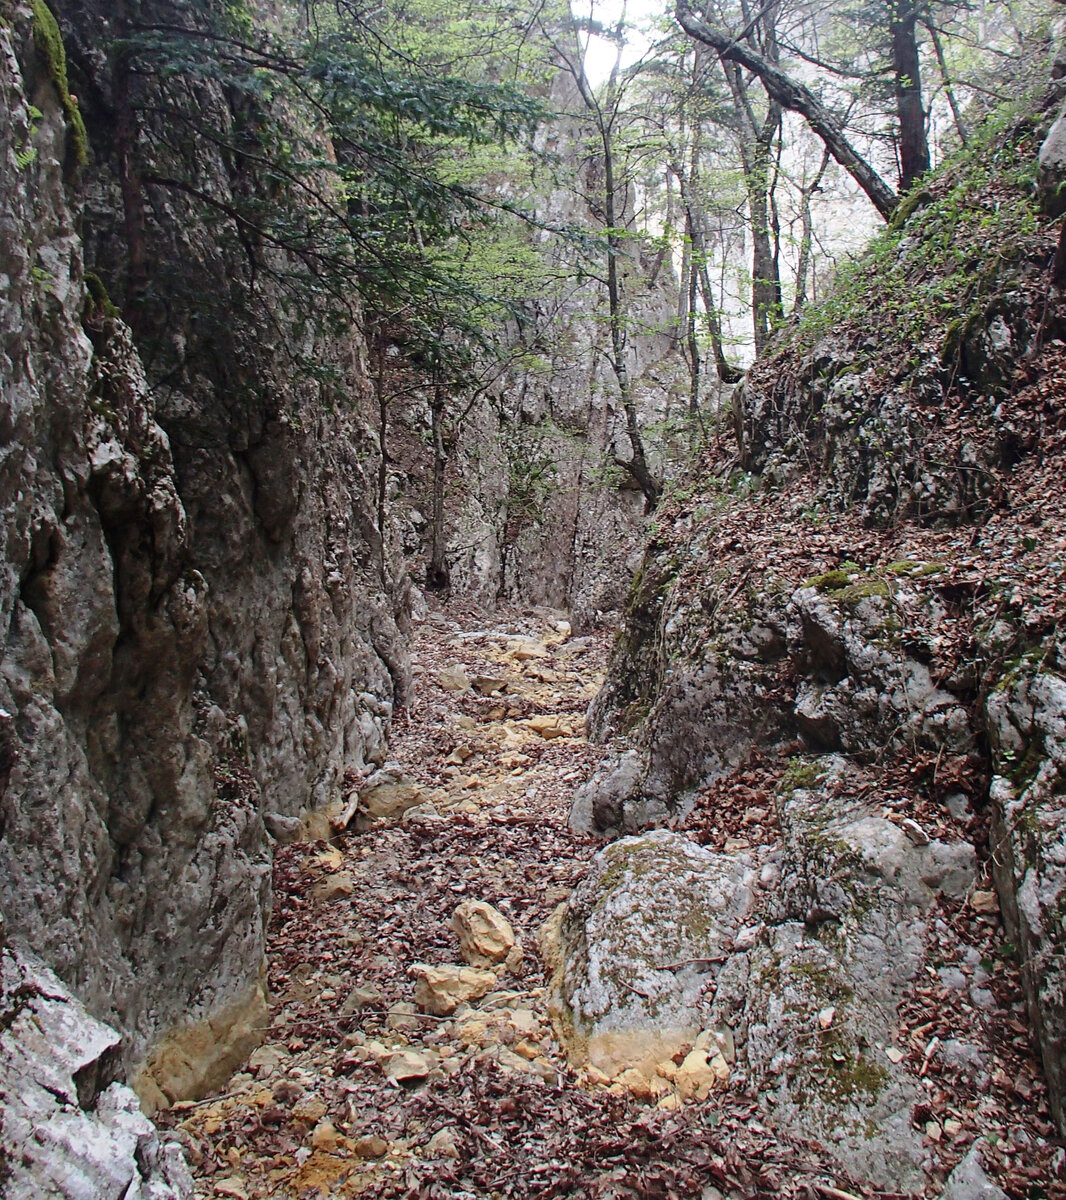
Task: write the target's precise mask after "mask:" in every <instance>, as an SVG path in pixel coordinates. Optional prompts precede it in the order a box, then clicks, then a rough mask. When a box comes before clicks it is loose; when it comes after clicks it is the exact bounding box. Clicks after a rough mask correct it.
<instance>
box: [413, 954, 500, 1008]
mask: <svg viewBox="0 0 1066 1200" xmlns="http://www.w3.org/2000/svg"><path fill="white" fill-rule="evenodd" d="M410 973H411V974H412V975H413V976H414V977H415V979H417V981H418V982H417V983H416V984H415V1003H416V1004H417V1005H418V1006H419V1008H421V1009H422V1010H423V1011H424V1012H428V1013H433V1014H434V1015H435V1016H438V1017H449V1016H451V1014H452V1013H453V1012H455V1010H456V1009H457V1008H458V1007H459V1005H460V1004H469V1003H470V1001H472V1000H480V999H481V997H482V996H485V995H487V994H488V993H489V992H490V991H492V989H493V988H494V987H495V986H496V976H495V975H494V974H493V973H492V972H491V971H481V970H478V969H477V968H476V967H460V966H458V965H452V964H448V965H447V966H443V967H431V966H429V965H428V964H426V963H415V965H414V966H413V967H412V968H411V972H410Z"/></svg>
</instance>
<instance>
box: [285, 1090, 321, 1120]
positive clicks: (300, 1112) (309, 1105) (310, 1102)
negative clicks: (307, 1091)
mask: <svg viewBox="0 0 1066 1200" xmlns="http://www.w3.org/2000/svg"><path fill="white" fill-rule="evenodd" d="M328 1112H329V1105H328V1104H327V1103H326V1102H325V1100H323V1099H322V1097H321V1096H315V1095H313V1094H312V1095H310V1096H301V1097H300V1099H299V1100H297V1101H296V1103H295V1104H294V1105H293V1106H292V1115H293V1118H294V1120H297V1121H302V1122H303V1123H304V1124H305V1125H317V1124H318V1122H319V1121H321V1120H322V1118H323V1117H325V1115H326V1113H328Z"/></svg>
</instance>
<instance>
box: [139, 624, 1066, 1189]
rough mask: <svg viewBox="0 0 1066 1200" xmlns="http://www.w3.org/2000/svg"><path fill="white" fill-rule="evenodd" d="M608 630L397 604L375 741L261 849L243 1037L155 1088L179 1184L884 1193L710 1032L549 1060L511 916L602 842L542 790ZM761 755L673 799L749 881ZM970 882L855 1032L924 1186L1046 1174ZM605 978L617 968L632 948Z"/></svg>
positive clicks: (769, 882) (1001, 968) (1012, 1017)
mask: <svg viewBox="0 0 1066 1200" xmlns="http://www.w3.org/2000/svg"><path fill="white" fill-rule="evenodd" d="M607 642H608V639H607V637H606V636H605V635H602V634H596V635H594V636H591V637H573V636H571V634H570V628H569V625H568V624H567V623H566V622H565V621H564V620H563V619H562V616H561V614H554V613H549V612H546V611H544V610H537V611H533V612H528V611H527V612H517V611H511V612H502V611H501V612H497V613H493V614H491V615H489V614H483V613H476V612H460V611H458V610H455V609H452V610H449V611H447V612H434V613H431V614H430V616H429V618H428V619H427V620H426V621H425V622H424V623H423V624H422V625H421V627H420V629H419V631H418V633H417V635H416V637H415V645H414V651H415V660H416V663H417V665H416V668H415V673H416V687H415V693H416V696H415V700H414V702H413V703H412V705H411V706H410V708H409V710H407V711H405V712H404V713H402V714H401V715H400V716H399V718H398V720H397V722H396V725H395V728H394V732H393V740H392V744H391V755H392V759H391V760H390V762H389V763H387V764H386V765H385V767H384V768H382V769H381V770H380V771H378V772H376V774H374V775H372V776H370V777H369V778H366V779H352V780H351V781H350V782H351V792H350V796H351V801H350V802H346V803H345V804H344V805H342V806H338V809H337V810H336V811H335V812H334V813H333V814H332V817H333V823H334V829H333V830H330V829H328V828H326V827H325V826H324V825H323V826H322V827H321V828H320V829H318V830H312V831H311V832H312V833H316V832H317V833H321V834H322V835H323V836H322V837H320V838H318V840H313V841H301V842H297V843H295V844H291V845H289V846H286V847H284V848H281V849H279V852H278V854H277V858H276V864H275V909H274V920H273V924H272V937H271V946H270V952H269V971H270V974H269V986H270V993H271V998H272V1019H271V1024H270V1027H269V1029H267V1030H266V1031H265V1034H264V1040H263V1044H262V1045H261V1046H260V1048H259V1049H257V1050H256V1051H255V1052H254V1053H253V1054H252V1056H251V1057H250V1059H249V1060H248V1062H247V1064H246V1065H245V1066H244V1068H243V1069H242V1070H241V1071H240V1072H239V1073H238V1074H237V1075H236V1076H234V1077H233V1078H232V1079H231V1080H230V1082H229V1084H228V1087H227V1089H226V1091H225V1092H224V1093H223V1094H222V1095H219V1096H214V1097H211V1098H208V1099H206V1100H204V1101H200V1102H197V1103H183V1104H178V1105H175V1106H174V1107H173V1108H172V1109H170V1110H169V1111H168V1112H167V1113H165V1114H161V1116H162V1118H163V1120H164V1122H165V1123H166V1124H168V1125H170V1126H171V1127H172V1128H173V1129H174V1130H175V1131H176V1133H177V1136H178V1137H179V1138H180V1140H181V1141H182V1142H183V1143H184V1145H185V1147H186V1149H187V1152H188V1156H189V1159H190V1161H191V1163H192V1165H193V1169H194V1175H195V1177H196V1194H197V1195H198V1196H202V1197H234V1198H236V1200H259V1198H260V1197H286V1198H288V1197H293V1198H296V1197H299V1198H305V1197H306V1198H311V1197H327V1196H329V1197H342V1196H355V1195H366V1196H382V1197H386V1196H405V1197H438V1196H440V1197H444V1196H455V1197H461V1196H506V1197H526V1196H529V1197H533V1196H537V1197H551V1196H598V1197H608V1196H633V1197H637V1196H647V1197H702V1198H704V1200H714V1198H716V1197H749V1196H751V1197H754V1196H783V1197H803V1198H814V1197H826V1198H829V1200H834V1198H835V1200H848V1198H849V1197H859V1196H863V1197H871V1196H877V1197H881V1198H882V1200H888V1198H889V1197H892V1196H902V1195H904V1193H894V1192H890V1191H874V1190H871V1189H870V1188H869V1187H866V1186H864V1185H863V1182H862V1180H861V1179H858V1178H853V1177H851V1176H850V1175H849V1174H847V1172H846V1171H844V1170H842V1169H841V1167H840V1165H839V1159H838V1160H836V1161H835V1162H834V1160H833V1159H832V1158H831V1157H830V1154H829V1152H828V1151H827V1150H826V1149H824V1148H823V1146H822V1145H820V1144H819V1143H818V1142H816V1141H813V1140H808V1139H807V1138H805V1137H804V1136H798V1135H797V1132H796V1129H795V1128H794V1126H792V1127H788V1128H785V1127H777V1126H775V1123H774V1120H773V1117H772V1115H768V1114H767V1111H766V1110H765V1108H764V1107H763V1106H762V1105H761V1103H760V1096H759V1094H758V1089H757V1088H756V1086H755V1085H754V1082H753V1081H752V1080H750V1079H749V1078H748V1077H747V1075H746V1073H745V1070H744V1067H743V1063H742V1062H741V1061H739V1060H738V1059H735V1057H734V1053H733V1048H732V1045H731V1044H729V1045H726V1044H724V1043H723V1042H722V1041H721V1040H719V1042H718V1043H717V1046H715V1045H714V1044H710V1043H709V1042H708V1037H707V1036H706V1035H703V1036H702V1041H701V1040H699V1039H697V1041H696V1043H695V1047H694V1046H693V1045H692V1044H684V1045H682V1046H681V1047H680V1050H679V1052H678V1053H676V1054H675V1055H674V1056H673V1060H672V1063H673V1065H672V1066H671V1063H670V1062H665V1063H663V1064H660V1066H659V1067H658V1071H659V1073H657V1074H653V1075H652V1076H651V1077H650V1078H649V1077H648V1076H647V1075H645V1076H643V1077H641V1076H639V1075H638V1074H633V1073H632V1072H630V1073H627V1075H626V1076H624V1077H623V1078H622V1080H621V1081H618V1080H617V1079H614V1080H612V1079H611V1078H610V1076H609V1075H608V1074H605V1073H603V1072H600V1071H598V1070H596V1069H595V1068H593V1067H590V1066H588V1065H587V1064H586V1065H585V1066H582V1067H579V1068H575V1067H573V1066H571V1065H568V1063H567V1060H566V1056H565V1054H564V1052H563V1050H562V1049H561V1048H560V1045H559V1043H558V1041H557V1040H556V1037H555V1035H554V1033H553V1029H552V1020H551V1014H552V1011H553V1009H554V1015H555V1017H556V1019H557V1023H558V1018H559V1015H560V1010H559V1006H558V1000H557V999H555V1000H553V997H552V995H551V989H550V987H549V986H548V984H547V981H546V976H545V970H544V967H543V965H542V962H541V959H540V957H539V955H538V947H537V941H538V931H539V930H541V927H542V926H543V925H544V923H545V922H546V921H547V920H548V918H549V917H550V916H551V915H552V913H553V912H554V911H556V909H557V906H559V905H560V904H561V903H562V902H564V901H567V900H568V899H569V898H570V897H571V894H572V889H573V888H574V887H575V885H576V884H577V883H578V882H579V880H580V879H581V878H582V877H583V876H584V875H586V873H587V872H588V869H589V860H590V859H591V858H592V856H593V855H594V854H595V852H596V851H597V850H598V849H599V848H600V846H601V845H602V844H603V843H602V839H596V838H593V837H585V836H580V835H577V834H575V833H572V832H571V831H570V830H569V829H568V828H567V816H568V812H569V809H570V804H571V801H572V799H573V793H574V790H575V788H576V787H577V786H578V785H579V784H580V783H581V782H582V781H583V780H585V779H587V778H588V777H589V776H590V775H591V773H592V772H593V770H594V768H595V765H596V763H597V762H598V761H599V760H600V758H601V756H602V753H603V750H602V748H601V747H591V746H590V745H589V744H588V743H587V741H586V740H585V738H584V736H583V728H584V713H585V709H586V707H587V705H588V703H589V700H590V699H591V697H592V696H593V695H594V694H595V692H596V690H597V687H598V686H599V683H600V681H601V679H602V675H603V671H604V668H605V662H606V654H607ZM785 766H786V764H785V762H783V761H782V762H781V763H777V762H773V763H765V762H762V761H759V760H753V761H752V762H751V763H749V764H748V765H746V766H745V767H744V768H743V769H741V770H738V771H736V772H734V774H733V776H731V777H729V778H727V779H726V780H724V781H720V782H719V783H718V784H716V785H715V787H714V788H712V789H711V790H710V791H709V792H708V793H707V794H706V795H705V796H704V798H703V800H702V801H701V803H700V804H698V805H697V808H696V810H695V811H694V812H693V813H692V814H691V816H690V817H689V819H688V821H687V825H688V827H689V830H690V833H689V836H690V837H692V838H694V839H695V840H696V841H698V842H701V843H703V844H704V845H706V846H709V847H711V848H712V849H713V850H714V851H724V853H725V854H727V855H728V854H734V855H737V854H740V855H747V856H748V857H747V858H746V859H745V860H744V861H745V862H750V863H752V864H753V869H754V870H757V871H758V870H760V869H761V874H760V875H759V879H760V881H761V882H760V885H759V886H761V887H762V888H764V889H766V888H772V887H774V886H775V882H776V879H777V876H778V874H779V871H778V869H777V866H776V864H777V862H778V860H779V846H778V843H779V840H780V836H781V835H780V829H779V827H778V822H777V820H776V817H775V815H774V812H775V789H777V788H779V784H780V777H781V775H782V772H783V771H784V769H785ZM338 828H340V829H342V830H343V831H342V832H337V829H338ZM666 836H673V835H666ZM487 906H491V907H487ZM993 908H994V904H993V903H992V901H991V893H990V892H981V893H976V892H975V893H972V894H971V895H970V897H969V900H962V899H956V900H949V899H947V898H944V897H942V898H941V899H940V900H939V901H938V902H937V908H936V910H935V912H934V913H933V917H932V919H931V920H930V921H929V923H928V929H929V931H931V932H930V934H929V939H928V940H929V944H927V946H926V948H925V954H926V963H927V967H926V970H925V971H924V972H923V978H925V982H924V983H923V984H921V985H919V986H917V987H914V988H912V989H911V991H910V992H909V994H908V996H907V997H906V1000H905V1002H904V1003H903V1004H902V1005H901V1006H900V1009H899V1011H898V1013H897V1014H895V1016H894V1017H893V1018H892V1021H893V1025H894V1027H895V1040H894V1042H893V1043H892V1044H890V1045H887V1047H886V1046H881V1047H879V1048H878V1052H879V1053H882V1054H886V1055H887V1056H888V1061H889V1062H891V1064H893V1067H894V1068H895V1067H896V1066H899V1067H900V1069H901V1070H904V1071H909V1072H910V1074H911V1075H912V1076H913V1082H914V1085H915V1088H916V1089H917V1090H918V1092H919V1093H920V1095H921V1097H922V1101H921V1104H919V1105H915V1106H914V1109H913V1111H912V1112H911V1114H910V1116H911V1124H912V1126H913V1130H912V1133H913V1136H915V1137H916V1138H918V1139H920V1140H921V1142H922V1144H923V1145H924V1146H925V1148H926V1161H925V1163H924V1164H923V1165H924V1167H925V1169H926V1176H927V1178H928V1180H929V1185H928V1187H927V1189H926V1192H925V1194H926V1195H928V1196H936V1195H941V1194H944V1195H945V1196H949V1197H950V1198H951V1200H969V1198H971V1197H983V1198H985V1200H994V1198H995V1197H998V1196H1003V1195H1004V1194H1006V1195H1009V1196H1011V1197H1015V1196H1017V1197H1022V1196H1034V1197H1035V1196H1038V1195H1039V1196H1046V1197H1062V1196H1066V1185H1063V1184H1062V1182H1061V1169H1062V1162H1061V1159H1062V1152H1061V1150H1059V1149H1056V1143H1055V1141H1054V1138H1053V1136H1052V1134H1053V1128H1052V1126H1051V1124H1050V1121H1049V1119H1048V1114H1047V1108H1046V1092H1045V1090H1044V1085H1043V1083H1042V1080H1041V1077H1040V1072H1039V1068H1038V1066H1037V1064H1036V1061H1035V1059H1034V1057H1033V1053H1032V1050H1031V1047H1030V1044H1029V1038H1028V1034H1027V1032H1026V1026H1025V1024H1024V1018H1023V1015H1022V1014H1023V1009H1022V1000H1021V991H1020V985H1019V980H1018V977H1017V970H1016V969H1015V968H1014V967H1013V965H1012V963H1011V961H1010V959H1009V955H1008V954H1006V953H1004V951H1003V947H1002V946H1001V944H1000V943H1001V940H1002V936H1003V935H1002V934H1001V932H1000V931H999V924H998V919H997V916H996V914H995V912H994V911H992V909H993ZM457 910H458V912H457ZM512 931H513V935H514V938H515V941H514V942H513V943H512V937H511V935H512ZM738 941H739V938H738ZM675 965H676V964H675ZM699 966H700V964H697V968H698V967H699ZM706 968H707V964H703V969H704V971H706ZM796 969H799V968H796ZM975 974H976V979H975ZM701 978H703V979H704V983H706V978H705V977H701ZM971 985H973V986H974V988H975V989H976V990H975V992H973V993H971V992H969V990H968V989H969V988H970V987H971ZM621 986H623V987H626V986H628V990H630V991H633V992H635V993H636V994H637V995H638V996H643V995H644V993H643V991H641V990H640V988H641V987H642V986H643V985H641V984H639V982H638V981H637V980H636V977H635V976H634V977H633V980H632V981H631V982H630V984H628V985H627V984H626V982H625V981H623V982H622V985H621ZM709 986H711V987H712V988H713V982H712V983H711V984H710V985H709ZM752 986H756V985H755V984H754V982H753V983H752ZM974 995H975V996H976V999H977V1003H976V1004H973V1003H971V1002H970V1000H971V997H972V996H974ZM833 1023H834V1009H833V1008H832V1006H831V1004H829V1002H828V1001H823V1002H822V1003H821V1004H820V1005H819V1007H818V1011H817V1020H816V1021H815V1023H814V1028H813V1029H812V1030H811V1031H810V1032H809V1033H808V1034H807V1035H806V1036H808V1037H810V1038H812V1039H815V1040H820V1039H827V1038H830V1039H831V1038H832V1036H833V1033H834V1030H833V1029H832V1026H833ZM945 1047H946V1048H947V1052H946V1053H945ZM975 1064H977V1066H978V1068H979V1070H978V1071H977V1074H975V1073H974V1066H975ZM830 1066H832V1064H830ZM975 1081H980V1082H979V1083H978V1084H977V1086H975ZM827 1086H828V1083H827ZM960 1164H961V1165H960ZM982 1164H983V1166H982ZM956 1167H958V1170H955V1173H954V1175H951V1180H950V1183H949V1187H948V1190H947V1191H946V1192H943V1191H942V1190H943V1181H944V1179H945V1178H946V1177H947V1176H948V1175H949V1173H950V1172H951V1171H952V1170H953V1169H955V1168H956ZM985 1172H987V1174H985ZM1056 1178H1057V1179H1058V1180H1059V1182H1056ZM1000 1187H1002V1188H1003V1189H1005V1190H1004V1191H1000V1190H999V1189H1000ZM1034 1189H1036V1190H1034Z"/></svg>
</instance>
